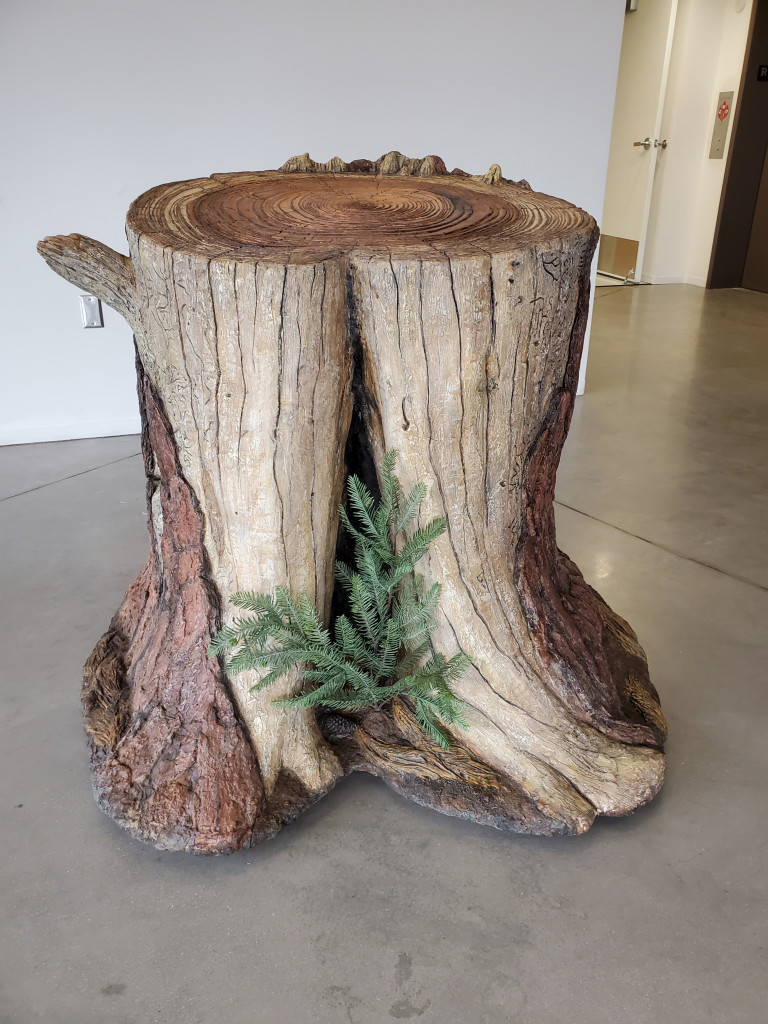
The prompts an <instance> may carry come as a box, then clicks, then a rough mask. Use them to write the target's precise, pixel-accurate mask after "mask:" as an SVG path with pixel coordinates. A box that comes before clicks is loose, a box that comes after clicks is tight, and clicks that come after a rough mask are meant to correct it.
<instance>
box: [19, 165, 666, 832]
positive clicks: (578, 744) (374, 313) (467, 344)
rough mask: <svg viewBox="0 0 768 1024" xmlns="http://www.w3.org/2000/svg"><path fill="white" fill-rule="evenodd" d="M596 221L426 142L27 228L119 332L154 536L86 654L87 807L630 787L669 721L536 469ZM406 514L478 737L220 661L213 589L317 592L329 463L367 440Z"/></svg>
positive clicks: (201, 812) (170, 808)
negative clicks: (387, 465) (346, 779)
mask: <svg viewBox="0 0 768 1024" xmlns="http://www.w3.org/2000/svg"><path fill="white" fill-rule="evenodd" d="M596 240H597V228H596V225H595V223H594V221H593V220H592V218H591V217H589V216H588V215H587V214H586V213H584V212H583V211H582V210H579V209H577V208H576V207H574V206H572V205H570V204H568V203H566V202H564V201H562V200H559V199H554V198H552V197H550V196H545V195H541V194H538V193H535V192H533V191H531V190H530V187H529V186H528V184H527V182H524V181H523V182H511V181H506V180H505V179H503V178H502V177H501V173H500V171H499V169H498V167H496V166H494V167H493V168H491V170H490V171H489V172H488V174H487V175H484V176H470V175H467V174H465V173H464V172H462V171H453V172H451V174H448V172H447V171H446V169H445V165H444V164H443V162H442V161H441V160H440V159H439V158H436V157H427V158H425V159H424V160H409V159H406V158H404V157H402V156H401V155H400V154H398V153H389V154H387V155H386V156H385V157H382V158H381V159H380V160H379V161H377V162H376V163H373V162H370V161H365V160H358V161H355V162H354V163H352V164H345V163H343V162H342V161H340V160H338V159H334V160H332V161H330V162H329V163H328V164H316V163H314V162H313V161H312V160H310V159H309V157H307V156H304V157H298V158H294V159H293V160H290V161H288V163H287V164H286V165H284V167H283V168H281V169H280V171H276V172H260V173H244V174H215V175H212V176H211V177H210V178H203V179H197V180H193V181H183V182H177V183H174V184H171V185H162V186H159V187H158V188H155V189H152V190H151V191H149V192H147V193H145V194H144V195H143V196H141V197H140V198H139V199H137V200H136V202H135V203H134V204H133V205H132V206H131V208H130V210H129V213H128V241H129V247H130V254H131V255H130V259H129V258H127V257H125V256H121V255H119V254H117V253H115V252H113V251H112V250H110V249H107V248H106V247H104V246H102V245H100V244H99V243H98V242H94V241H93V240H92V239H88V238H84V237H82V236H79V235H69V236H58V237H55V238H47V239H45V240H44V241H43V242H41V243H40V246H39V250H40V252H41V254H42V255H43V256H44V258H45V259H46V260H47V262H48V263H49V264H50V265H51V267H53V269H54V270H56V271H57V273H59V274H61V275H62V276H63V277H65V278H67V280H69V281H72V282H73V283H75V284H77V285H78V286H79V287H80V288H85V289H87V290H88V291H90V292H92V293H93V294H95V295H97V296H99V297H100V298H101V299H103V300H104V301H105V302H107V303H109V304H110V305H112V306H113V307H114V308H115V309H116V310H118V312H120V313H121V314H122V315H123V316H124V317H125V318H126V319H127V321H128V322H129V324H130V325H131V327H132V329H133V331H134V334H135V339H136V348H137V370H138V380H139V398H140V404H141V411H142V418H143V424H144V428H143V450H144V460H145V465H146V472H147V490H148V505H149V510H150V516H149V520H150V537H151V546H152V549H151V554H150V557H149V561H148V562H147V565H146V566H145V568H144V570H143V571H142V573H141V574H140V575H139V577H138V578H137V580H136V581H135V582H134V584H133V585H132V587H131V588H130V590H129V592H128V594H127V596H126V599H125V602H124V603H123V605H122V607H121V608H120V610H119V611H118V612H117V614H116V615H115V617H114V619H113V621H112V623H111V625H110V628H109V630H108V632H107V633H106V634H105V635H104V637H103V638H102V639H101V641H100V642H99V644H98V645H97V647H96V649H95V650H94V652H93V654H92V655H91V657H90V658H89V660H88V663H87V665H86V670H85V680H84V687H83V705H84V710H85V719H86V729H87V732H88V736H89V738H90V745H91V759H92V768H93V778H94V785H95V790H96V794H97V798H98V800H99V802H100V804H101V806H102V807H103V808H104V809H105V810H106V811H107V812H108V813H109V814H110V815H112V816H113V817H114V818H115V820H117V821H118V822H119V823H120V824H121V825H123V826H124V827H126V828H128V829H129V830H130V831H132V832H133V833H134V834H135V835H138V836H139V837H141V838H142V839H146V840H149V841H151V842H153V843H154V844H155V845H157V846H160V847H165V848H172V849H187V850H191V851H194V852H228V851H232V850H235V849H238V848H240V847H243V846H247V845H249V844H252V843H254V842H256V841H258V840H260V839H263V838H267V837H269V836H271V835H273V834H274V833H275V832H276V831H278V830H279V829H280V828H281V827H282V826H283V825H284V824H285V823H286V822H287V821H289V820H291V819H292V818H294V817H295V816H296V815H297V814H298V813H299V812H300V811H301V810H302V809H303V808H305V807H307V806H308V805H309V804H311V803H313V802H314V801H316V800H317V799H318V798H320V797H321V796H322V795H323V794H324V793H326V792H327V791H328V790H329V789H330V788H331V787H332V786H333V785H334V783H335V782H336V780H337V779H338V778H340V777H341V776H342V775H343V774H345V773H346V772H350V771H367V772H371V773H373V774H375V775H378V776H379V777H381V778H382V779H384V780H385V781H386V782H387V783H388V784H389V785H391V786H392V787H393V788H394V789H396V790H397V791H399V792H401V793H403V794H404V795H406V796H409V797H411V798H413V799H414V800H417V801H418V802H419V803H422V804H425V805H427V806H431V807H434V808H436V809H438V810H441V811H444V812H446V813H449V814H457V815H461V816H464V817H467V818H471V819H473V820H476V821H479V822H483V823H486V824H491V825H494V826H496V827H498V828H502V829H509V830H512V831H522V832H533V833H538V834H550V833H561V832H562V833H576V832H582V831H584V830H585V829H586V828H588V827H589V825H590V824H591V823H592V821H593V820H594V818H595V816H596V815H597V814H606V815H618V814H626V813H627V812H629V811H631V810H633V809H634V808H636V807H638V806H639V805H641V804H643V803H645V802H646V801H648V800H649V799H650V798H651V797H653V795H654V794H655V793H656V792H657V791H658V789H659V787H660V786H661V783H662V780H663V774H664V757H663V752H662V743H663V740H664V732H665V726H664V718H663V715H662V713H661V710H660V707H659V702H658V696H657V694H656V691H655V689H654V688H653V686H652V685H651V683H650V681H649V679H648V672H647V666H646V660H645V656H644V654H643V651H642V648H641V647H640V646H639V644H638V642H637V638H636V636H635V634H634V633H633V632H632V630H631V628H630V627H629V626H628V625H627V623H626V622H624V621H623V620H622V619H621V618H619V617H618V616H617V615H616V614H615V613H614V612H612V611H611V610H610V609H609V608H608V607H607V606H606V604H605V603H604V602H603V601H602V599H601V598H600V597H599V595H598V594H597V593H595V591H594V590H592V589H591V588H590V587H589V586H587V584H586V583H585V582H584V580H583V578H582V576H581V573H580V572H579V570H578V569H577V568H576V566H575V565H574V564H573V563H572V562H571V561H570V560H569V559H568V558H567V557H566V556H565V555H564V554H563V553H562V552H561V551H559V550H558V548H557V544H556V540H555V526H554V517H553V490H554V481H555V472H556V468H557V464H558V460H559V457H560V452H561V449H562V445H563V441H564V439H565V435H566V432H567V429H568V425H569V421H570V416H571V411H572V407H573V397H574V392H575V387H576V379H577V373H578V366H579V359H580V355H581V347H582V341H583V337H584V330H585V325H586V317H587V308H588V296H589V273H590V264H591V259H592V255H593V251H594V247H595V244H596ZM388 448H394V449H396V450H397V451H398V453H399V458H398V467H397V471H398V475H399V477H400V479H401V480H402V482H403V485H404V487H405V488H406V490H407V489H409V487H410V486H411V485H413V484H414V483H415V482H417V481H423V482H424V483H425V484H426V485H427V488H428V495H427V499H426V500H425V502H424V504H423V506H422V510H421V515H422V517H423V518H424V520H425V521H426V520H428V519H431V518H432V517H434V516H445V517H446V519H447V522H448V529H447V532H446V533H445V535H444V536H443V537H442V538H440V540H439V541H437V542H436V543H435V544H433V545H432V547H431V548H430V551H429V553H428V555H427V556H425V558H424V559H423V561H422V562H421V563H420V564H419V569H420V571H421V572H422V573H423V575H424V577H425V583H426V584H427V585H429V584H431V583H432V582H435V581H439V582H440V583H441V584H442V588H443V589H442V598H441V604H440V607H439V610H438V615H437V619H438V621H437V629H436V631H435V635H434V639H435V646H436V648H437V649H438V650H441V651H442V652H444V653H445V654H446V655H448V656H450V655H451V654H453V653H456V652H457V651H459V650H461V651H464V652H465V653H466V654H467V655H469V657H470V658H471V660H472V668H470V669H469V670H468V671H467V673H466V674H465V675H464V676H463V677H462V678H461V679H460V680H459V681H458V682H457V683H456V684H455V687H454V688H455V690H456V692H457V693H458V695H459V696H460V697H461V698H462V699H463V700H464V701H465V702H466V705H467V717H468V719H469V728H468V729H467V730H463V729H459V728H452V730H451V731H452V736H453V745H452V746H451V748H450V750H448V751H445V750H442V749H440V748H438V747H436V746H435V745H434V744H433V743H431V742H430V741H429V740H428V739H427V738H426V737H425V736H424V735H423V734H422V732H421V731H420V729H419V727H418V724H417V721H416V718H415V716H414V714H413V711H412V709H411V708H410V706H409V704H408V702H407V701H406V700H395V701H392V702H390V703H389V704H387V705H385V706H384V707H383V708H382V709H380V710H372V711H370V712H366V713H359V714H356V715H339V714H330V713H328V714H322V713H321V714H319V715H315V713H314V712H312V711H310V710H308V709H290V710H288V709H285V708H280V707H277V706H276V705H275V704H273V700H274V699H275V698H276V697H281V696H286V695H289V694H292V693H295V692H296V691H297V689H298V688H299V687H300V685H301V676H300V673H299V672H298V671H296V672H294V673H292V674H291V675H290V676H289V677H287V678H285V679H284V680H282V681H281V682H279V683H278V684H275V685H274V686H272V687H271V688H269V690H268V691H261V692H258V693H252V692H251V689H250V688H251V686H252V685H253V684H254V682H255V681H256V680H257V678H258V676H257V675H256V674H255V673H243V674H240V675H236V676H234V677H233V678H231V679H230V678H228V677H227V675H226V672H225V670H224V667H223V665H222V664H220V663H219V662H218V661H216V660H213V659H211V658H209V657H208V655H207V647H208V644H209V642H210V639H211V637H212V635H213V634H214V633H215V632H216V630H217V629H218V628H219V627H220V625H221V624H222V623H223V622H228V621H231V620H232V618H233V617H234V609H233V607H232V604H231V597H232V595H233V594H234V593H235V592H237V591H241V590H253V591H257V592H263V591H271V590H272V589H273V588H274V587H276V586H284V587H288V588H289V589H290V590H291V591H292V592H293V593H294V594H299V593H301V592H304V593H307V594H309V596H310V597H311V598H312V600H313V601H314V602H315V603H316V605H317V607H318V609H319V611H320V614H321V616H322V617H323V618H324V619H325V620H326V621H328V619H329V617H330V616H331V614H332V598H333V563H334V558H335V556H336V551H337V525H338V516H337V508H338V505H339V503H340V501H341V499H342V492H343V483H344V479H345V476H346V474H347V473H349V472H357V473H358V474H360V475H362V476H363V477H364V478H365V479H367V480H368V482H369V483H370V484H371V485H372V486H374V487H375V486H376V467H377V466H380V465H381V460H382V456H383V454H384V452H385V450H386V449H388Z"/></svg>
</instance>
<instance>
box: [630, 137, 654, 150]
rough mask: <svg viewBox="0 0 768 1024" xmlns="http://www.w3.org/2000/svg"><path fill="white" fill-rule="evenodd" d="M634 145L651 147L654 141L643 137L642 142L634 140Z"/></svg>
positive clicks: (645, 147)
mask: <svg viewBox="0 0 768 1024" xmlns="http://www.w3.org/2000/svg"><path fill="white" fill-rule="evenodd" d="M632 145H633V146H642V147H643V149H650V148H651V146H652V145H653V142H652V141H651V139H649V138H645V139H643V141H642V142H633V143H632Z"/></svg>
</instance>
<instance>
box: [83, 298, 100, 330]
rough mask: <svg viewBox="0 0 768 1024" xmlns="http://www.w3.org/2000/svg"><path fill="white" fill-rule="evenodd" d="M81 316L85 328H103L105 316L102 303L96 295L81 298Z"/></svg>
mask: <svg viewBox="0 0 768 1024" xmlns="http://www.w3.org/2000/svg"><path fill="white" fill-rule="evenodd" d="M80 315H81V316H82V318H83V327H103V326H104V314H103V313H102V311H101V301H100V300H99V299H97V298H96V296H95V295H81V296H80Z"/></svg>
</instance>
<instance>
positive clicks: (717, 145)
mask: <svg viewBox="0 0 768 1024" xmlns="http://www.w3.org/2000/svg"><path fill="white" fill-rule="evenodd" d="M732 108H733V92H721V93H720V95H719V96H718V97H717V109H716V110H715V127H714V129H713V131H712V145H711V146H710V147H709V159H710V160H722V159H723V154H724V153H725V140H726V138H727V137H728V125H729V123H730V120H731V110H732Z"/></svg>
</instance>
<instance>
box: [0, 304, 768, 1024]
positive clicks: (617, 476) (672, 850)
mask: <svg viewBox="0 0 768 1024" xmlns="http://www.w3.org/2000/svg"><path fill="white" fill-rule="evenodd" d="M596 302H597V306H596V311H595V326H594V332H593V339H592V357H591V363H590V373H589V379H588V391H587V394H586V395H585V396H584V398H582V399H580V400H579V407H578V411H577V413H576V417H575V420H574V424H573V428H572V431H571V435H570V437H569V440H568V443H567V448H566V452H565V456H564V459H563V465H562V467H561V472H560V475H559V482H558V498H559V502H560V504H559V505H558V510H557V511H558V530H559V540H560V545H561V547H563V548H564V549H565V550H566V551H568V552H569V554H570V555H571V556H572V557H573V558H574V559H575V560H576V561H577V562H578V563H579V565H580V566H581V568H582V570H583V571H584V573H585V575H586V576H587V578H588V579H589V580H590V581H591V582H592V583H593V584H594V585H595V586H596V587H597V588H598V589H599V590H600V591H601V592H602V593H603V594H604V596H605V597H606V598H607V600H608V601H609V602H610V604H612V605H613V606H614V607H615V608H616V609H617V610H618V611H619V612H620V613H621V614H623V615H625V616H626V617H627V618H628V619H629V620H630V621H631V622H632V624H633V625H634V627H635V628H636V629H637V631H638V633H639V634H640V638H641V640H642V642H643V643H644V645H645V647H646V648H647V651H648V654H649V658H650V664H651V668H652V673H653V677H654V679H655V682H656V684H657V686H658V688H659V690H660V691H661V694H662V699H663V703H664V707H665V710H666V712H667V715H668V717H669V720H670V727H671V735H670V741H669V746H668V755H669V759H668V781H667V784H666V787H665V789H664V790H663V792H662V794H661V796H660V797H659V798H658V799H657V800H656V801H655V802H654V803H653V804H652V805H650V806H649V807H648V808H646V809H644V810H642V811H640V812H638V813H637V814H635V815H634V816H632V817H629V818H626V819H621V820H601V821H599V822H598V823H597V824H596V825H595V827H594V828H593V829H592V830H591V831H590V832H589V833H587V834H586V835H584V836H582V837H579V838H572V839H535V838H530V837H524V836H508V835H503V834H500V833H497V832H493V831H491V830H486V829H483V828H480V827H478V826H473V825H471V824H468V823H466V822H462V821H458V820H455V819H450V818H446V817H443V816H441V815H437V814H433V813H430V812H428V811H426V810H424V809H422V808H420V807H417V806H416V805H414V804H411V803H407V802H405V801H403V800H401V799H399V798H398V797H396V796H395V795H394V794H392V793H390V791H389V790H387V789H386V788H385V787H384V786H383V785H380V784H378V783H377V782H376V781H375V780H373V779H370V778H367V777H355V778H352V779H349V780H347V781H346V782H344V783H343V784H342V785H340V786H339V787H338V788H337V789H336V790H335V791H334V792H333V793H332V794H331V795H330V796H329V797H327V798H326V799H325V800H323V801H322V802H321V804H320V805H318V806H317V807H315V808H314V809H313V810H311V811H310V812H308V813H307V814H306V815H305V816H304V817H303V818H302V819H301V820H300V821H299V822H298V823H297V824H295V825H294V826H293V827H291V828H290V829H288V830H287V831H286V832H284V833H283V834H282V835H281V836H279V837H278V838H277V839H275V840H273V841H272V842H271V843H269V844H268V845H267V846H265V847H263V848H260V849H257V850H253V851H249V852H244V853H242V854H238V855H236V856H233V857H229V858H221V859H196V858H192V857H188V856H185V855H182V854H165V853H160V852H158V851H156V850H153V849H151V848H149V847H146V846H143V845H142V844H140V843H138V842H135V841H133V840H131V839H129V838H128V837H127V836H126V835H125V834H124V833H123V832H121V831H120V830H119V829H117V828H116V827H115V826H114V825H113V824H112V823H111V822H110V821H108V820H107V818H106V817H105V816H104V815H102V814H101V813H100V812H99V811H98V810H97V809H96V807H95V805H94V803H93V801H92V799H91V795H90V783H89V779H88V770H87V764H86V754H85V743H84V739H83V733H82V727H81V722H80V711H79V705H78V688H79V676H80V668H81V665H82V662H83V661H84V659H85V657H86V656H87V654H88V653H89V651H90V649H91V647H92V645H93V643H94V642H95V640H96V639H97V638H98V636H99V634H100V633H101V631H102V629H103V628H104V627H105V626H106V624H107V622H108V620H109V618H110V616H111V614H112V612H113V611H114V609H115V608H116V607H117V605H118V603H119V601H120V599H121V597H122V594H123V592H124V590H125V588H126V586H127V585H128V583H129V582H130V580H131V579H132V577H133V575H134V574H135V573H136V571H137V570H138V568H139V566H140V565H141V563H142V561H143V559H144V557H145V554H146V549H147V540H146V535H145V521H146V520H145V514H144V493H143V476H142V470H141V465H140V460H139V458H138V456H137V455H136V454H135V453H136V452H137V451H138V442H137V439H136V438H112V439H105V440H100V441H83V442H63V443H59V444H50V445H36V446H25V447H18V448H7V449H3V450H0V475H2V478H3V485H4V490H3V492H2V494H3V495H4V496H5V497H4V500H2V501H1V502H0V530H1V531H2V538H3V544H2V550H1V551H0V559H1V560H2V591H1V592H0V616H1V618H2V623H3V626H4V637H5V640H4V650H3V656H2V691H1V694H0V702H1V703H0V709H1V712H2V717H1V724H0V757H1V758H2V763H1V767H0V794H1V797H0V829H2V837H3V842H2V857H1V858H0V887H1V890H2V895H1V897H0V898H1V899H2V904H3V905H2V908H1V909H0V912H1V914H2V918H1V919H2V935H1V938H0V1022H2V1024H38V1022H40V1024H43V1022H44V1024H175V1022H184V1024H220V1022H221V1024H224V1022H227V1024H278V1022H281V1024H283V1022H297V1024H304V1022H306V1024H379V1022H382V1024H383V1022H386V1021H392V1020H402V1019H412V1020H418V1021H419V1022H423V1024H432V1022H435V1024H437V1022H440V1024H444V1022H446V1021H449V1022H457V1024H502V1022H503V1024H563V1022H568V1024H658V1022H660V1021H661V1022H665V1024H703V1022H707V1024H757V1022H759V1021H762V1020H765V1019H766V1003H767V1002H768V959H767V957H766V947H767V946H768V900H767V899H766V896H767V893H768V870H766V869H767V867H768V865H767V863H766V861H767V858H766V853H767V852H768V851H767V849H766V845H767V844H766V837H767V836H768V799H767V797H766V793H767V792H768V739H767V736H768V728H767V726H768V720H767V717H766V715H767V713H768V687H767V686H766V665H768V635H767V633H768V630H767V629H766V626H767V625H768V592H767V591H768V515H767V514H766V513H768V440H767V435H768V295H759V294H755V293H748V292H741V291H732V292H716V293H705V292H704V291H702V290H700V289H697V288H693V287H686V286H665V287H661V286H659V287H652V288H605V289H601V292H600V293H599V294H598V296H597V300H596Z"/></svg>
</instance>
